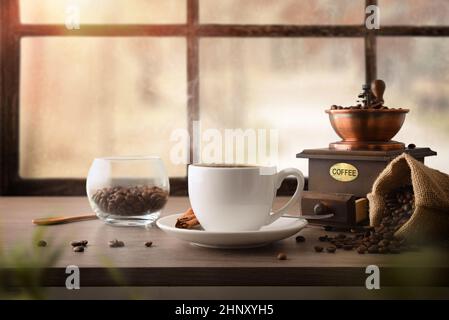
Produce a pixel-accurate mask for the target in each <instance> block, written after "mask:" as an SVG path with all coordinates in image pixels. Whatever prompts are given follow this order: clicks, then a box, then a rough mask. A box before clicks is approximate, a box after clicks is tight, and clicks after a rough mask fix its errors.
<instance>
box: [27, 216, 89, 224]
mask: <svg viewBox="0 0 449 320" xmlns="http://www.w3.org/2000/svg"><path fill="white" fill-rule="evenodd" d="M94 219H97V216H96V215H95V214H85V215H79V216H70V217H49V218H38V219H33V221H32V222H33V223H34V224H37V225H39V226H49V225H53V224H63V223H70V222H77V221H85V220H94Z"/></svg>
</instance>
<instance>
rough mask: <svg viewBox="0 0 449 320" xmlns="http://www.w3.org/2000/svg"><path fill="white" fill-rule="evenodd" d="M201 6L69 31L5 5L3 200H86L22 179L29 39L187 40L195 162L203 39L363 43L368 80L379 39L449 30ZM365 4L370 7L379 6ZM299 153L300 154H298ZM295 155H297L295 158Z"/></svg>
mask: <svg viewBox="0 0 449 320" xmlns="http://www.w3.org/2000/svg"><path fill="white" fill-rule="evenodd" d="M199 1H200V0H186V5H187V18H186V22H185V23H182V24H137V25H134V24H132V25H131V24H101V25H94V24H88V25H85V24H84V25H83V26H82V28H80V29H79V30H67V29H66V27H65V26H64V25H53V24H39V25H37V24H22V23H21V22H20V12H19V0H2V2H1V5H0V49H1V50H0V108H1V109H0V132H1V137H0V175H1V176H0V195H60V196H61V195H85V179H65V178H60V179H24V178H21V177H20V175H19V129H20V128H19V88H20V72H19V71H20V39H21V38H22V37H26V36H67V37H71V36H75V37H80V36H104V37H109V36H111V37H113V36H126V37H133V36H147V37H168V36H170V37H183V38H185V39H186V42H187V50H186V57H187V79H186V81H187V84H188V85H187V96H188V100H187V129H188V132H189V134H190V159H193V147H192V146H193V145H194V142H195V141H193V138H194V135H193V121H198V120H200V119H199V118H200V112H199V111H200V102H199V83H200V77H199V76H200V74H199V39H200V38H202V37H220V38H225V37H240V38H257V37H265V38H269V37H271V38H277V37H297V38H306V37H320V38H338V37H349V38H363V39H364V48H365V50H364V55H365V79H366V82H367V83H369V82H370V81H372V80H373V79H376V74H377V54H376V39H377V37H379V36H380V37H385V36H386V37H388V36H395V37H402V36H407V37H447V36H449V26H416V25H415V26H411V25H410V26H388V25H382V26H381V28H380V29H377V30H376V29H373V30H368V29H367V28H366V27H365V25H364V24H360V25H273V24H265V25H264V24H260V25H259V24H257V25H253V24H202V23H200V22H199ZM377 4H378V1H377V0H365V7H367V6H369V5H377ZM298 151H299V150H298ZM293 156H294V155H292V157H293ZM170 185H171V194H172V195H179V196H184V195H187V178H186V177H172V178H170ZM294 189H295V183H294V181H292V180H288V179H287V181H286V182H285V183H283V185H282V187H281V189H280V190H279V193H278V194H281V195H287V194H292V193H293V191H294Z"/></svg>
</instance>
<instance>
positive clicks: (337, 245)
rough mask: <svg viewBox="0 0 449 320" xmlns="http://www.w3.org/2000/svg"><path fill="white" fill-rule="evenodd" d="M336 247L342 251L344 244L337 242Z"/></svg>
mask: <svg viewBox="0 0 449 320" xmlns="http://www.w3.org/2000/svg"><path fill="white" fill-rule="evenodd" d="M334 246H335V247H337V248H338V249H340V248H343V243H341V242H338V241H337V242H335V243H334Z"/></svg>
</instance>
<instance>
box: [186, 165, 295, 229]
mask: <svg viewBox="0 0 449 320" xmlns="http://www.w3.org/2000/svg"><path fill="white" fill-rule="evenodd" d="M288 176H294V177H295V178H296V180H297V181H298V186H297V188H296V191H295V193H294V195H293V197H292V198H291V199H290V200H289V201H288V202H287V203H286V204H285V205H284V206H283V207H282V208H280V209H278V210H275V211H272V206H273V200H274V198H275V197H276V190H277V189H279V187H280V186H281V183H282V181H283V180H284V179H285V178H286V177H288ZM188 180H189V198H190V204H191V206H192V209H193V211H194V212H195V215H196V217H197V219H198V221H199V222H200V223H201V226H202V227H203V228H204V229H205V230H207V231H217V232H233V231H252V230H259V229H260V228H261V227H262V226H264V225H267V224H270V223H272V222H274V221H275V220H277V219H278V218H280V217H281V216H282V215H283V214H284V213H286V212H287V210H288V209H289V208H290V207H291V206H292V205H294V204H295V203H296V202H297V201H298V200H299V199H300V197H301V192H302V190H303V188H304V176H303V174H302V173H301V171H299V170H298V169H294V168H288V169H284V170H282V171H280V172H276V168H275V167H261V166H233V165H229V166H227V165H220V166H217V165H198V164H195V165H190V166H189V172H188Z"/></svg>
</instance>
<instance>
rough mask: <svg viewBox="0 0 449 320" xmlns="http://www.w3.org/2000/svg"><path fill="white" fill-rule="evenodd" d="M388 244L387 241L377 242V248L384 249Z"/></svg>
mask: <svg viewBox="0 0 449 320" xmlns="http://www.w3.org/2000/svg"><path fill="white" fill-rule="evenodd" d="M389 243H390V241H388V240H385V239H384V240H381V241H379V247H386V246H388V244H389Z"/></svg>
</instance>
